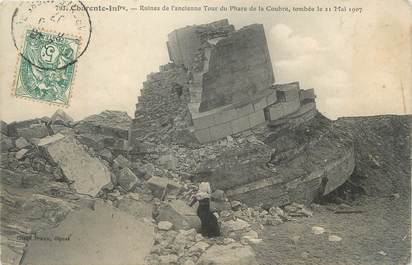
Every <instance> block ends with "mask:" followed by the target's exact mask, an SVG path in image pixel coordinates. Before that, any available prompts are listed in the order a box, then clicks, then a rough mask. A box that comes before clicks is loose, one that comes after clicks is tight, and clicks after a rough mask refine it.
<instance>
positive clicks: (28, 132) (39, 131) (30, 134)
mask: <svg viewBox="0 0 412 265" xmlns="http://www.w3.org/2000/svg"><path fill="white" fill-rule="evenodd" d="M16 130H17V135H18V136H19V137H24V138H26V139H31V138H43V137H46V136H48V135H49V130H48V129H47V126H46V125H45V124H43V123H41V124H32V125H31V126H30V127H26V128H17V129H16Z"/></svg>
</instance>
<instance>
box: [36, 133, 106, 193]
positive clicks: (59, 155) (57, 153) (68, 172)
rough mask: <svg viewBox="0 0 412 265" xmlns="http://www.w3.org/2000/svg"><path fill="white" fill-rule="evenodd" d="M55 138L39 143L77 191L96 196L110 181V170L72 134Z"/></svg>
mask: <svg viewBox="0 0 412 265" xmlns="http://www.w3.org/2000/svg"><path fill="white" fill-rule="evenodd" d="M56 138H57V140H56ZM56 138H54V141H51V139H50V138H49V139H48V141H47V142H45V140H44V141H43V143H42V144H41V146H42V147H43V148H44V151H45V152H46V153H47V155H48V157H49V158H50V160H51V162H52V163H54V164H57V165H58V166H60V168H61V169H62V171H63V174H64V176H65V177H66V178H67V180H68V181H70V182H73V184H72V185H73V188H74V189H75V190H76V191H77V192H78V193H82V194H88V195H90V196H96V195H97V193H98V192H99V191H100V189H101V188H102V187H103V186H104V185H106V184H108V183H109V182H110V171H109V170H108V169H107V167H106V166H105V165H104V164H103V163H102V162H101V161H100V160H99V159H98V158H95V157H92V156H91V155H90V154H88V153H87V152H86V150H85V149H84V147H83V146H82V145H81V144H79V142H78V141H77V140H76V139H75V138H74V137H73V136H65V137H62V138H61V136H57V137H56ZM59 138H60V139H59Z"/></svg>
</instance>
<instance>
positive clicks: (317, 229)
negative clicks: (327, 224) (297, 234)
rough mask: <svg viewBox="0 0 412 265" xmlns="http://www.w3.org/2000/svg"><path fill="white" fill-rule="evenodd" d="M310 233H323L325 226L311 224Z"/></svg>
mask: <svg viewBox="0 0 412 265" xmlns="http://www.w3.org/2000/svg"><path fill="white" fill-rule="evenodd" d="M312 233H313V234H315V235H321V234H323V233H325V228H323V227H320V226H313V227H312Z"/></svg>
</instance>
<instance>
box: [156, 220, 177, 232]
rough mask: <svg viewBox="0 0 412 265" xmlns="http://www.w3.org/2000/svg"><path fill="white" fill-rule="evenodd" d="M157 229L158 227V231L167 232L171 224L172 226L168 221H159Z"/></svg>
mask: <svg viewBox="0 0 412 265" xmlns="http://www.w3.org/2000/svg"><path fill="white" fill-rule="evenodd" d="M157 227H158V228H159V229H160V230H164V231H169V230H170V229H172V227H173V224H172V223H171V222H169V221H160V222H159V223H158V224H157Z"/></svg>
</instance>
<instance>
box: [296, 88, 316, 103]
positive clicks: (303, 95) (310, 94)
mask: <svg viewBox="0 0 412 265" xmlns="http://www.w3.org/2000/svg"><path fill="white" fill-rule="evenodd" d="M315 98H316V96H315V90H314V89H313V88H310V89H304V90H300V101H304V100H305V99H315Z"/></svg>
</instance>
